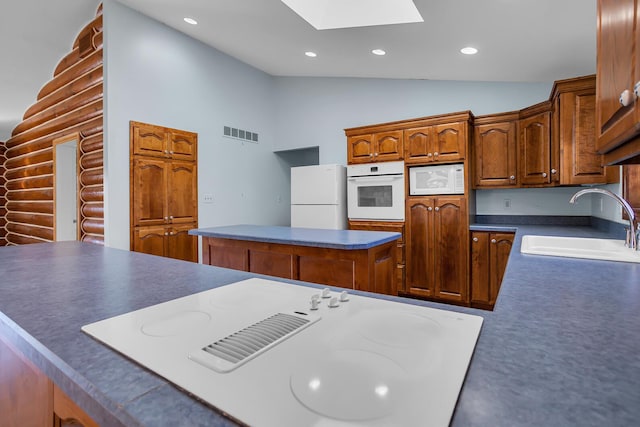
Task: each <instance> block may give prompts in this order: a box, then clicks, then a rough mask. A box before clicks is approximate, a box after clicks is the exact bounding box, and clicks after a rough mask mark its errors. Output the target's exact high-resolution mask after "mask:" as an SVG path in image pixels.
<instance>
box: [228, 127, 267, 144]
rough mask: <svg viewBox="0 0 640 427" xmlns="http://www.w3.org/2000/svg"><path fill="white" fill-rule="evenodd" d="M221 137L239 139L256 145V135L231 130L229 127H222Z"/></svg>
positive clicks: (241, 130)
mask: <svg viewBox="0 0 640 427" xmlns="http://www.w3.org/2000/svg"><path fill="white" fill-rule="evenodd" d="M222 135H223V136H226V137H228V138H234V139H239V140H241V141H249V142H255V143H256V144H257V143H258V134H257V133H256V132H251V131H248V130H244V129H238V128H232V127H231V126H224V128H223V131H222Z"/></svg>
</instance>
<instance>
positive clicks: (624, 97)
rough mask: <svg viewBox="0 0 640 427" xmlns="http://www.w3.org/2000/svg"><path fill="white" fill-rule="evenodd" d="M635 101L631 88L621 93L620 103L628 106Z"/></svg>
mask: <svg viewBox="0 0 640 427" xmlns="http://www.w3.org/2000/svg"><path fill="white" fill-rule="evenodd" d="M632 101H633V97H632V96H631V91H630V90H629V89H625V90H624V92H622V93H621V94H620V104H621V105H622V106H623V107H628V106H629V105H631V102H632Z"/></svg>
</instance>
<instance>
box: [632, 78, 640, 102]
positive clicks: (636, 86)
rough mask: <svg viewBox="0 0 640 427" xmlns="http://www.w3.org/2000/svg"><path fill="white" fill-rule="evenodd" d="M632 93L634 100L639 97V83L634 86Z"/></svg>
mask: <svg viewBox="0 0 640 427" xmlns="http://www.w3.org/2000/svg"><path fill="white" fill-rule="evenodd" d="M633 93H634V95H635V96H636V98H637V97H640V82H636V84H635V85H634V86H633Z"/></svg>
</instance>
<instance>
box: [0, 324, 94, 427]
mask: <svg viewBox="0 0 640 427" xmlns="http://www.w3.org/2000/svg"><path fill="white" fill-rule="evenodd" d="M0 414H1V416H0V424H1V425H3V426H16V427H17V426H39V427H64V426H69V427H70V426H76V427H98V424H97V423H96V422H95V421H94V420H93V419H92V418H90V417H89V416H88V415H87V414H86V413H85V412H84V411H83V410H82V409H80V408H79V407H78V406H77V405H76V404H75V403H74V402H73V401H72V400H71V399H70V398H69V397H68V396H67V395H66V394H65V393H64V392H63V391H62V390H60V389H59V388H58V387H57V386H56V385H55V384H54V383H53V382H52V381H51V380H50V379H49V377H47V376H46V375H45V374H43V373H42V372H41V371H40V370H39V369H38V368H36V367H35V366H34V365H33V364H32V363H31V362H30V361H29V360H28V359H26V358H25V357H24V356H23V355H22V354H21V353H20V352H19V351H18V350H16V349H14V348H13V346H11V345H10V344H9V343H7V342H5V341H4V340H3V338H2V337H1V336H0Z"/></svg>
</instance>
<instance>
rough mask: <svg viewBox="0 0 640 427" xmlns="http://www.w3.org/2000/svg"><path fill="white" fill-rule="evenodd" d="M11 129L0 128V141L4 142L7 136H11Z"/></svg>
mask: <svg viewBox="0 0 640 427" xmlns="http://www.w3.org/2000/svg"><path fill="white" fill-rule="evenodd" d="M11 132H12V131H11V130H9V129H6V130H4V129H0V142H6V141H7V140H8V139H9V138H11Z"/></svg>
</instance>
